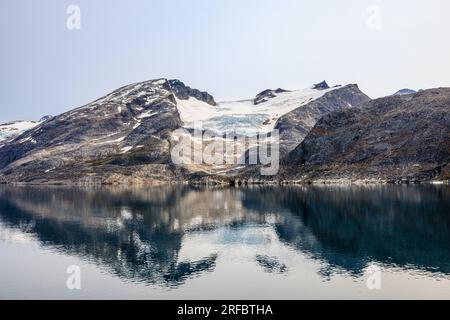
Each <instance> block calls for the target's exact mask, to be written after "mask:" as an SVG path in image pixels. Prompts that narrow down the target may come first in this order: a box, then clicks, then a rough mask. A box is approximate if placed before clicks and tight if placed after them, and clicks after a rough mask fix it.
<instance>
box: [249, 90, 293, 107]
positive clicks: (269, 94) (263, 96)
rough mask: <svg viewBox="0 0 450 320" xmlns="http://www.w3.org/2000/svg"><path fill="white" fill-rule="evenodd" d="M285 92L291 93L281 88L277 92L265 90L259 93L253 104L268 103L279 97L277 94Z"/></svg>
mask: <svg viewBox="0 0 450 320" xmlns="http://www.w3.org/2000/svg"><path fill="white" fill-rule="evenodd" d="M283 92H289V91H288V90H285V89H281V88H278V89H275V90H272V89H267V90H264V91H262V92H260V93H258V94H257V95H256V98H255V100H254V101H253V102H254V104H255V105H256V104H260V103H263V102H267V101H268V100H269V99H271V98H275V97H276V96H277V94H279V93H283Z"/></svg>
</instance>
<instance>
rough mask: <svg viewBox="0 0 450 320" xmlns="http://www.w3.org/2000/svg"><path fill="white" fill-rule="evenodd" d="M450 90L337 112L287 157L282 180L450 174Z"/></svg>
mask: <svg viewBox="0 0 450 320" xmlns="http://www.w3.org/2000/svg"><path fill="white" fill-rule="evenodd" d="M449 111H450V88H439V89H430V90H423V91H420V92H418V93H415V94H408V95H394V96H389V97H385V98H380V99H376V100H372V101H369V102H367V103H365V104H364V105H363V106H361V107H359V108H350V109H343V110H338V111H335V112H331V113H330V114H328V115H326V116H324V117H323V118H322V119H320V120H319V121H318V123H317V124H316V125H315V126H314V128H313V129H312V130H311V132H310V133H309V134H308V135H307V137H306V138H305V140H304V141H303V142H302V143H301V144H300V145H299V146H298V147H296V148H295V149H294V150H293V151H292V152H290V153H289V155H288V156H287V157H286V158H285V159H284V164H283V169H282V172H281V179H284V180H301V181H325V180H326V181H356V180H365V181H367V180H371V181H376V182H380V181H431V180H448V179H449V178H450V166H449V161H450V112H449Z"/></svg>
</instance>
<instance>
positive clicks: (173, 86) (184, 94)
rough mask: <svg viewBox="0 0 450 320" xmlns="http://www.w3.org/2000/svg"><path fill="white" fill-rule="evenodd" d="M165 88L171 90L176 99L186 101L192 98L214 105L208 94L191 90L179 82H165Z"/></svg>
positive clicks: (211, 97)
mask: <svg viewBox="0 0 450 320" xmlns="http://www.w3.org/2000/svg"><path fill="white" fill-rule="evenodd" d="M165 87H166V89H168V90H171V91H172V92H173V93H174V94H175V96H176V97H177V98H178V99H181V100H188V99H189V98H190V97H193V98H195V99H197V100H199V101H203V102H206V103H207V104H210V105H212V106H215V105H216V102H215V101H214V98H213V96H211V95H210V94H209V93H208V92H203V91H199V90H197V89H192V88H190V87H188V86H186V85H185V84H184V83H183V82H181V81H180V80H169V81H167V86H165Z"/></svg>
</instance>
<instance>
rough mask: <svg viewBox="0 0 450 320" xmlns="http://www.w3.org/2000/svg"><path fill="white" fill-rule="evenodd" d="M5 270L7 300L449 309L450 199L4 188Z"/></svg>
mask: <svg viewBox="0 0 450 320" xmlns="http://www.w3.org/2000/svg"><path fill="white" fill-rule="evenodd" d="M0 260H1V265H0V298H26V299H28V298H38V299H41V298H63V299H79V298H88V299H90V298H100V299H103V298H113V299H114V298H125V299H128V298H129V299H131V298H144V299H203V298H206V299H220V298H224V299H310V298H319V299H329V298H357V299H358V298H373V299H381V298H383V299H391V298H445V299H450V187H448V186H371V187H308V188H304V187H293V188H281V187H270V188H242V189H231V188H224V189H193V188H189V187H168V186H166V187H151V188H150V187H149V188H131V189H130V188H97V189H78V188H63V187H7V186H3V187H0ZM70 265H77V266H79V267H80V270H81V290H68V289H67V287H66V280H67V277H68V276H69V275H68V274H67V273H66V270H67V267H68V266H70ZM374 267H376V268H379V269H378V270H379V271H380V273H378V275H379V276H380V278H379V279H380V281H381V282H380V283H381V290H369V289H368V287H367V285H366V282H367V279H368V278H369V277H370V276H371V275H372V274H371V272H372V271H371V270H377V269H373V268H374Z"/></svg>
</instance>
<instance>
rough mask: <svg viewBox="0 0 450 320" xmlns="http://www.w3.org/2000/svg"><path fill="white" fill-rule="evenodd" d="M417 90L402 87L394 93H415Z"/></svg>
mask: <svg viewBox="0 0 450 320" xmlns="http://www.w3.org/2000/svg"><path fill="white" fill-rule="evenodd" d="M416 92H417V91H415V90H411V89H401V90H399V91H397V92H396V93H394V95H395V96H403V95H405V94H414V93H416Z"/></svg>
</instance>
